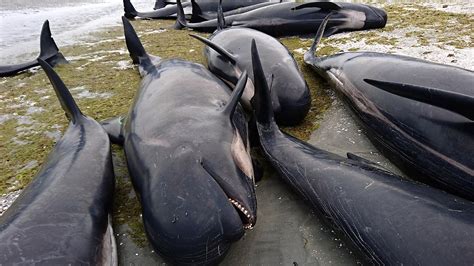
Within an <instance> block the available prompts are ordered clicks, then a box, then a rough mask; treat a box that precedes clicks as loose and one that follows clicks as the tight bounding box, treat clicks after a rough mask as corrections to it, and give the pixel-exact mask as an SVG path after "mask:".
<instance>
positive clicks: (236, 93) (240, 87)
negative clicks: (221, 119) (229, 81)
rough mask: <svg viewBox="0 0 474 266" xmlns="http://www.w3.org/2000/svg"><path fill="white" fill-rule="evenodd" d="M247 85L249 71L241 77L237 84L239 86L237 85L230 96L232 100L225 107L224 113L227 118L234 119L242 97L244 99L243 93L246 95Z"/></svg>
mask: <svg viewBox="0 0 474 266" xmlns="http://www.w3.org/2000/svg"><path fill="white" fill-rule="evenodd" d="M246 84H247V71H244V72H243V73H242V75H240V78H239V81H238V82H237V85H235V88H234V90H233V91H232V94H231V95H230V99H229V101H228V102H227V104H226V105H225V107H224V110H223V111H222V113H223V114H224V115H225V116H227V117H230V118H232V116H233V115H234V112H235V108H236V107H237V104H238V103H239V100H240V97H242V93H244V89H245V85H246Z"/></svg>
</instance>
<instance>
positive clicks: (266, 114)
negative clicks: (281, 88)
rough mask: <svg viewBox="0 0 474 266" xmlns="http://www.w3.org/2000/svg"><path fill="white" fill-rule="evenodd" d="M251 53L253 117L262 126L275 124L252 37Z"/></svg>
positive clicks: (264, 78) (267, 88) (265, 82)
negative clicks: (253, 89)
mask: <svg viewBox="0 0 474 266" xmlns="http://www.w3.org/2000/svg"><path fill="white" fill-rule="evenodd" d="M251 54H252V67H253V82H254V87H255V94H254V96H253V98H252V100H251V101H250V102H251V104H252V107H253V110H254V115H255V118H256V120H257V124H258V125H262V126H264V127H270V126H275V125H276V124H275V117H274V114H273V106H272V100H271V95H270V88H269V87H268V84H267V79H266V77H265V73H264V72H263V68H262V63H261V62H260V56H259V54H258V49H257V44H256V43H255V40H254V39H253V40H252V46H251Z"/></svg>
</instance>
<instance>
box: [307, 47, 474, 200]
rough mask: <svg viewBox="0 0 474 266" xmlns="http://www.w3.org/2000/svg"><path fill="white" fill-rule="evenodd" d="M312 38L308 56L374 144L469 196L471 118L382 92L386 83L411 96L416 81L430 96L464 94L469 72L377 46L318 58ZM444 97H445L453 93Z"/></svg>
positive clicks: (472, 192)
mask: <svg viewBox="0 0 474 266" xmlns="http://www.w3.org/2000/svg"><path fill="white" fill-rule="evenodd" d="M317 42H318V41H317V40H315V43H314V44H313V48H312V49H311V50H310V51H309V52H307V53H306V54H305V62H306V63H307V64H309V65H311V66H312V67H313V68H314V69H315V70H316V72H318V73H319V74H320V75H321V76H322V77H324V78H325V79H326V80H328V81H329V83H330V84H331V85H332V87H334V88H335V89H336V90H337V91H339V92H340V93H341V94H342V95H343V97H344V99H345V100H346V101H347V102H348V103H349V105H350V107H351V109H352V110H353V111H354V113H355V114H356V115H357V117H358V119H359V120H360V122H361V124H362V126H363V127H364V128H366V129H367V130H366V131H367V133H368V136H369V138H370V139H371V140H372V141H373V142H374V144H376V146H377V147H378V148H379V149H380V150H381V151H382V152H383V153H384V154H385V155H386V156H387V157H388V158H389V159H391V160H392V161H393V162H394V163H395V164H396V165H397V166H399V167H400V168H401V169H402V170H404V171H406V172H407V173H408V175H409V176H411V177H414V178H417V179H419V180H420V181H423V182H426V183H429V184H432V185H435V186H437V187H439V188H442V189H445V190H446V191H449V192H450V193H453V194H456V195H458V196H461V197H464V198H466V199H469V200H474V156H472V155H473V154H474V134H473V133H474V122H473V121H472V117H471V118H468V117H466V116H465V115H463V113H461V114H460V113H458V112H453V111H450V110H447V109H445V108H442V107H439V106H437V105H435V104H430V103H429V101H428V102H422V101H419V100H412V99H407V98H404V97H401V96H398V95H395V94H392V93H390V92H387V91H386V90H387V89H389V88H388V87H390V86H391V87H394V88H397V89H398V90H400V91H405V92H406V93H410V91H411V94H412V95H413V97H416V96H417V94H418V96H420V95H419V92H418V93H417V92H414V89H416V88H418V87H420V88H421V89H424V90H425V91H426V92H427V93H431V95H433V93H434V91H447V92H451V93H456V94H459V95H464V98H465V99H466V101H467V99H468V98H472V97H473V96H474V86H473V84H474V72H472V71H469V70H466V69H462V68H458V67H453V66H448V65H442V64H436V63H432V62H428V61H424V60H420V59H416V58H411V57H407V56H401V55H393V54H383V53H374V52H347V53H340V54H336V55H332V56H327V57H323V58H317V57H315V56H314V51H315V49H316V44H317ZM430 90H431V92H430ZM428 98H432V96H429V97H428ZM461 98H462V97H461ZM432 100H433V99H432ZM443 101H444V102H445V104H448V103H449V101H450V99H449V98H447V97H446V98H445V99H443ZM456 105H458V106H459V107H458V109H459V108H461V107H462V103H458V104H456ZM470 106H471V108H469V109H470V110H471V113H472V110H473V109H472V104H470ZM464 109H467V108H464ZM465 113H466V112H464V114H465Z"/></svg>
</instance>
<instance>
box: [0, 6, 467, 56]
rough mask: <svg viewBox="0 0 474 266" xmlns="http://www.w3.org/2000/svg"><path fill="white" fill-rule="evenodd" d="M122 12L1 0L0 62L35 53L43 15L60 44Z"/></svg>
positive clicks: (117, 17)
mask: <svg viewBox="0 0 474 266" xmlns="http://www.w3.org/2000/svg"><path fill="white" fill-rule="evenodd" d="M227 1H234V0H227ZM296 1H298V2H305V1H311V0H296ZM338 1H341V0H338ZM342 1H343V2H344V0H342ZM471 1H472V0H454V1H444V0H428V1H416V0H353V1H349V0H345V2H359V3H360V2H363V3H372V4H381V3H400V2H402V3H410V2H411V3H413V2H417V3H423V4H426V3H437V4H440V3H441V4H444V3H449V4H453V3H456V4H458V6H462V5H459V3H466V4H469V3H470V2H471ZM132 3H133V4H134V6H135V7H136V8H137V10H139V11H149V10H152V8H153V5H154V0H132ZM471 4H472V3H471ZM122 14H123V3H122V0H0V65H5V64H14V63H18V62H19V61H22V60H23V61H24V60H28V59H30V58H31V57H34V55H36V54H38V52H39V35H40V31H41V26H42V24H43V22H44V21H45V20H46V19H48V20H49V21H50V26H51V31H52V34H53V38H54V39H55V41H56V43H57V44H58V46H60V47H61V46H65V45H70V44H74V43H77V42H80V41H82V40H85V39H87V38H88V37H89V36H90V33H91V32H93V31H97V30H101V29H103V28H104V27H107V26H113V25H118V24H119V23H120V16H121V15H122Z"/></svg>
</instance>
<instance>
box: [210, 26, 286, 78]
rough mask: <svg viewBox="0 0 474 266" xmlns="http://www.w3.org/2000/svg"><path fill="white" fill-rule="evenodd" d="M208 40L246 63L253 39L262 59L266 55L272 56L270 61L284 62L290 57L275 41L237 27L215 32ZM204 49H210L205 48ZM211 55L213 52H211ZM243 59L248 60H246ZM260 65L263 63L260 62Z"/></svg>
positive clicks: (251, 30) (265, 35)
mask: <svg viewBox="0 0 474 266" xmlns="http://www.w3.org/2000/svg"><path fill="white" fill-rule="evenodd" d="M209 39H210V40H211V41H212V42H214V43H216V44H218V45H220V46H222V47H224V48H225V49H226V50H228V51H230V52H231V53H233V54H235V55H238V56H240V57H244V58H243V59H244V60H246V61H248V62H250V45H251V43H252V39H254V40H255V42H256V43H257V46H258V51H259V54H260V56H262V57H264V56H265V55H266V54H271V55H273V56H272V57H271V58H272V60H279V59H280V58H281V59H282V60H285V59H284V58H286V57H291V55H290V53H289V51H288V49H287V48H286V47H285V46H284V45H283V44H281V43H280V42H279V41H278V40H277V39H275V38H274V37H272V36H270V35H267V34H265V33H263V32H260V31H257V30H254V29H248V28H238V27H236V28H229V29H225V30H222V31H218V32H216V33H215V34H214V35H212V36H211V37H210V38H209ZM206 49H210V48H208V47H207V48H206ZM210 50H212V49H210ZM212 51H213V50H212ZM213 53H215V52H214V51H213ZM216 55H217V53H216ZM276 55H278V56H276ZM245 58H249V59H248V60H247V59H245ZM262 63H264V62H263V61H262ZM249 74H250V72H249Z"/></svg>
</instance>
